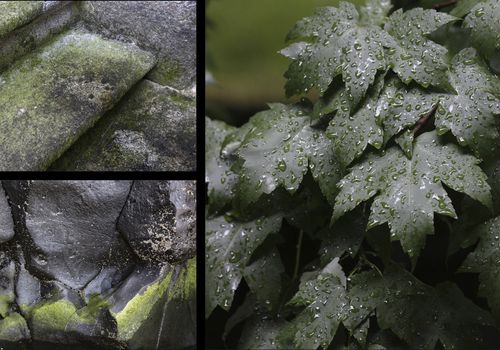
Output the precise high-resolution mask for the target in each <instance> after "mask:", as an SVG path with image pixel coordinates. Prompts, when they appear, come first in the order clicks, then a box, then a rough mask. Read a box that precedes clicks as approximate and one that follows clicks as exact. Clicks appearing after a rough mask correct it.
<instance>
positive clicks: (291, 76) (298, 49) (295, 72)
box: [282, 1, 390, 106]
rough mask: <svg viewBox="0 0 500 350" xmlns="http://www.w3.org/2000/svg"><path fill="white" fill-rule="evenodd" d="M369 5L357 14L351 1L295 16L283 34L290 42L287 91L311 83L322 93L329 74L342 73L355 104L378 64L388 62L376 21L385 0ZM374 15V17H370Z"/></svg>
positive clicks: (382, 13) (383, 65) (381, 67)
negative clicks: (291, 47) (296, 20)
mask: <svg viewBox="0 0 500 350" xmlns="http://www.w3.org/2000/svg"><path fill="white" fill-rule="evenodd" d="M381 3H383V4H384V7H376V8H375V7H374V5H375V4H376V1H371V2H370V3H369V4H368V6H367V7H366V8H364V9H363V10H361V12H362V14H363V15H364V16H362V17H361V18H360V15H359V13H358V11H357V10H356V8H355V7H354V5H352V4H351V3H347V2H340V4H339V7H338V8H335V7H325V8H319V9H317V10H316V12H315V13H314V15H313V16H311V17H307V18H304V19H302V20H300V21H299V22H298V23H297V24H296V25H295V27H294V28H293V29H292V30H291V31H290V33H289V34H288V37H287V40H288V41H294V42H297V41H299V40H303V44H301V45H300V46H298V45H297V44H294V46H293V48H294V50H292V52H290V51H291V50H290V49H285V51H284V52H282V53H283V54H285V55H286V56H288V57H290V58H292V59H293V60H294V61H293V62H292V63H291V64H290V67H289V69H288V71H287V72H286V73H285V77H286V78H287V79H288V81H287V83H286V85H285V88H286V92H287V95H294V94H302V93H304V92H307V91H308V90H309V89H311V88H312V87H315V88H317V89H318V90H319V91H320V93H324V92H325V91H326V89H327V88H328V86H329V85H330V84H331V82H332V80H333V78H334V77H336V76H337V75H342V80H343V81H344V83H345V86H346V91H347V94H348V96H347V97H348V100H349V102H350V104H351V105H352V106H355V105H356V104H357V103H358V102H359V101H360V100H361V98H362V97H363V96H364V94H365V92H366V91H367V89H368V87H369V86H370V85H371V84H372V83H373V81H374V79H375V75H376V73H377V70H384V69H385V68H386V66H387V64H386V62H385V57H384V49H383V45H384V42H386V41H387V40H389V39H388V35H387V33H385V32H384V31H383V30H382V29H381V28H380V27H379V26H378V23H377V22H378V21H380V20H381V19H383V17H385V14H386V12H387V11H388V10H389V8H390V5H389V4H387V1H382V2H381ZM372 15H373V17H372Z"/></svg>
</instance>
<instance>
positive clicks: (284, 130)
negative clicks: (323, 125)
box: [236, 103, 340, 203]
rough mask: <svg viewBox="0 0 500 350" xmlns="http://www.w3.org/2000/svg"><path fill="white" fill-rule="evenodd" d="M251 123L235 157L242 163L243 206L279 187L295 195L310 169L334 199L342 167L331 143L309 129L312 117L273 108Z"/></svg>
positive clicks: (296, 110)
mask: <svg viewBox="0 0 500 350" xmlns="http://www.w3.org/2000/svg"><path fill="white" fill-rule="evenodd" d="M270 107H271V109H270V110H267V111H263V112H260V113H257V114H256V115H255V116H254V117H253V118H252V119H251V120H250V122H249V123H250V124H249V125H251V128H249V130H250V131H249V132H248V133H247V134H246V136H245V138H244V140H243V142H241V145H240V147H239V148H238V149H237V151H236V154H237V155H238V157H240V158H241V160H243V164H242V165H241V170H240V177H239V181H238V185H237V189H238V192H239V198H240V200H241V201H242V202H243V203H252V202H255V201H256V200H257V199H258V198H259V197H260V196H261V195H262V194H263V193H266V194H269V193H271V192H273V191H274V190H275V189H276V188H277V187H278V186H282V187H284V188H285V189H286V190H287V191H289V192H290V193H294V192H295V191H296V190H297V189H298V188H299V185H300V184H301V182H302V179H303V176H304V174H305V173H306V172H307V170H308V168H311V170H312V174H313V176H314V178H315V179H316V180H317V181H318V183H319V185H320V188H321V189H322V191H323V192H324V194H325V196H326V197H327V198H329V199H332V198H333V195H334V193H335V192H334V191H335V190H334V186H332V185H333V183H335V182H336V181H337V179H338V178H340V167H339V166H338V164H337V161H336V160H335V158H334V157H333V156H332V154H331V153H332V152H331V151H330V150H331V142H330V141H329V140H328V139H327V138H326V137H325V136H324V133H323V132H322V131H321V130H316V129H313V128H311V127H310V126H309V123H310V117H309V116H308V115H307V114H306V111H304V109H303V108H301V107H299V106H285V105H283V104H278V103H276V104H271V105H270Z"/></svg>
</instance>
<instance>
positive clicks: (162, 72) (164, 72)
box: [148, 59, 182, 86]
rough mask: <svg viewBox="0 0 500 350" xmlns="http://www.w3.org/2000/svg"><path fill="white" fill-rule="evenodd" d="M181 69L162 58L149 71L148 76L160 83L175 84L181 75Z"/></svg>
mask: <svg viewBox="0 0 500 350" xmlns="http://www.w3.org/2000/svg"><path fill="white" fill-rule="evenodd" d="M181 74H182V70H181V69H180V67H178V65H177V64H175V63H173V62H172V61H169V60H167V59H163V60H162V61H160V62H159V63H158V64H157V65H156V67H155V68H154V69H153V70H152V71H151V72H150V73H149V75H148V78H149V79H151V80H152V81H154V82H155V83H158V84H161V85H173V86H175V85H177V83H178V82H179V80H180V79H181V78H182V77H181Z"/></svg>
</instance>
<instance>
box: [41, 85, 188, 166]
mask: <svg viewBox="0 0 500 350" xmlns="http://www.w3.org/2000/svg"><path fill="white" fill-rule="evenodd" d="M195 169H196V103H195V100H194V99H193V98H191V97H186V96H184V95H182V94H180V93H178V92H175V91H173V90H172V89H169V88H167V87H163V86H161V85H158V84H156V83H153V82H151V81H148V80H143V81H141V82H140V83H139V84H138V85H137V86H136V87H135V88H134V89H133V90H132V91H131V92H130V93H129V94H128V95H127V96H126V97H125V98H124V99H123V101H122V102H120V103H119V104H118V105H117V106H116V107H115V108H114V109H113V110H112V111H110V112H109V113H107V114H106V115H105V116H104V117H103V118H101V119H100V120H99V121H98V122H97V123H96V125H95V126H94V127H93V128H92V129H90V130H89V131H88V132H87V133H85V134H84V135H83V136H82V137H81V138H80V139H79V140H78V141H77V142H75V144H74V145H73V146H72V147H71V148H70V149H69V150H68V151H67V152H66V153H65V154H64V155H63V156H62V157H61V158H60V159H58V160H57V161H56V162H55V163H54V164H53V166H52V167H51V169H50V170H79V171H142V170H144V171H146V170H147V171H194V170H195Z"/></svg>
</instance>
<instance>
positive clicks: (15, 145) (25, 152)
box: [0, 29, 155, 171]
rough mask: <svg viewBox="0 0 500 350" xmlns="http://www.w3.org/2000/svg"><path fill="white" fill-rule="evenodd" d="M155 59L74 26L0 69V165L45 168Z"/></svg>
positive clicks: (4, 167)
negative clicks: (8, 66)
mask: <svg viewBox="0 0 500 350" xmlns="http://www.w3.org/2000/svg"><path fill="white" fill-rule="evenodd" d="M154 64H155V59H154V57H153V56H152V55H151V54H149V53H148V52H145V51H143V50H141V49H139V48H137V47H136V46H134V45H131V44H124V43H121V42H117V41H111V40H107V39H104V38H102V37H100V36H99V35H95V34H90V33H86V32H84V31H82V30H79V29H74V30H71V31H69V32H66V33H64V34H61V35H59V36H57V37H55V38H54V39H53V40H52V41H50V42H49V43H47V44H46V45H45V46H44V47H42V48H39V49H37V50H36V51H34V52H33V53H31V54H29V55H27V56H24V57H23V58H22V59H21V60H18V61H17V62H16V63H15V64H14V65H13V66H12V67H11V68H9V69H8V70H7V71H5V72H3V73H1V74H0V171H7V170H17V171H25V170H31V171H34V170H46V168H48V167H49V165H50V164H51V163H52V162H53V161H54V160H55V159H57V158H58V157H59V156H60V155H61V154H62V153H63V152H64V151H65V150H66V149H67V148H69V146H71V144H72V143H73V142H74V141H75V140H76V139H78V137H79V136H80V135H81V134H83V133H84V132H85V131H86V130H87V129H89V128H90V127H92V126H93V124H94V123H95V122H96V121H97V120H98V119H99V118H100V116H102V115H103V114H104V112H105V111H107V110H109V109H111V107H113V105H114V104H115V103H116V102H117V101H118V100H120V99H121V98H122V97H123V95H124V94H125V93H126V92H127V91H128V90H129V89H130V88H131V87H132V86H133V85H134V84H135V83H136V82H137V81H139V80H140V79H141V78H142V77H143V76H144V75H145V74H146V73H147V72H148V71H149V70H150V69H151V68H152V67H153V66H154Z"/></svg>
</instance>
